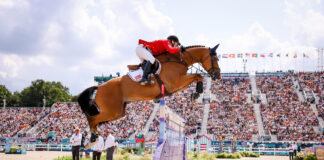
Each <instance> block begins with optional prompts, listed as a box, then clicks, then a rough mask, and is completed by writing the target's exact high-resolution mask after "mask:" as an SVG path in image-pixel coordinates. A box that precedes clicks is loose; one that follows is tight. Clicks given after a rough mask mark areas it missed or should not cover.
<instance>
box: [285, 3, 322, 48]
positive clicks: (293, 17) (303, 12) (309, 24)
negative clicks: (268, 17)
mask: <svg viewBox="0 0 324 160" xmlns="http://www.w3.org/2000/svg"><path fill="white" fill-rule="evenodd" d="M285 6H286V8H285V13H286V24H287V25H289V26H290V27H291V28H292V33H293V38H294V42H295V43H296V44H298V45H305V44H306V45H310V46H313V47H324V45H323V44H324V29H323V28H324V15H323V7H321V6H323V4H321V2H320V1H312V0H307V1H305V0H300V1H297V2H296V1H285ZM318 6H319V7H318Z"/></svg>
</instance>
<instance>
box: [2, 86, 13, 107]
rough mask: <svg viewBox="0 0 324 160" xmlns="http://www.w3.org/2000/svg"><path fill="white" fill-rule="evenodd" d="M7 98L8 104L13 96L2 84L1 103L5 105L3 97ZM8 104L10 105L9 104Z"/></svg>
mask: <svg viewBox="0 0 324 160" xmlns="http://www.w3.org/2000/svg"><path fill="white" fill-rule="evenodd" d="M4 98H6V103H7V104H8V101H9V99H10V98H11V92H10V91H9V90H8V89H7V88H6V86H4V85H0V105H1V107H2V106H3V99H4ZM7 106H8V105H7Z"/></svg>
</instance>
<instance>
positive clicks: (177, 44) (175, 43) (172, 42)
mask: <svg viewBox="0 0 324 160" xmlns="http://www.w3.org/2000/svg"><path fill="white" fill-rule="evenodd" d="M171 44H172V47H177V46H179V43H178V42H175V41H171Z"/></svg>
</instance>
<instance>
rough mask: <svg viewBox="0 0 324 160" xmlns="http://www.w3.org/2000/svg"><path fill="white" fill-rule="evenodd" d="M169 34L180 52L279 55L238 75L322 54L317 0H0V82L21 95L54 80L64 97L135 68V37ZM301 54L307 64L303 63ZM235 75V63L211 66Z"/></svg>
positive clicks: (323, 31) (323, 34) (253, 62)
mask: <svg viewBox="0 0 324 160" xmlns="http://www.w3.org/2000/svg"><path fill="white" fill-rule="evenodd" d="M173 34H174V35H177V36H178V37H179V39H180V41H181V43H182V44H183V45H184V46H190V45H205V46H206V47H213V46H215V45H216V44H218V43H219V44H220V47H219V49H218V54H224V53H275V54H276V53H280V54H286V53H289V54H290V55H293V54H297V55H298V56H297V58H286V57H281V58H276V57H274V58H264V59H262V58H255V59H252V58H246V59H247V63H246V64H245V65H246V70H247V71H248V72H249V73H253V72H255V71H260V72H262V71H267V72H268V71H278V70H283V71H287V70H290V69H292V70H296V71H317V70H318V68H317V64H318V60H317V59H318V54H317V52H316V50H315V49H316V48H324V2H323V0H272V1H267V0H247V1H234V0H226V1H219V0H202V1H199V2H198V1H189V0H177V1H173V0H154V1H153V0H55V1H44V0H1V1H0V84H1V85H5V86H6V87H7V88H8V89H9V90H10V91H12V92H14V91H21V90H22V89H24V88H26V87H28V86H29V85H30V84H31V81H33V80H36V79H44V80H45V81H60V82H62V83H63V85H64V86H66V87H68V88H70V92H71V94H72V95H76V94H78V93H80V92H81V91H82V90H84V89H85V88H87V87H89V86H92V85H96V83H95V82H94V76H101V75H110V74H112V75H115V74H116V72H120V73H121V74H122V75H124V74H126V73H127V67H126V66H127V65H128V64H138V63H139V60H138V58H137V57H136V54H135V48H136V46H137V43H138V39H144V40H148V41H152V40H156V39H165V38H166V37H167V36H169V35H173ZM303 53H306V54H307V55H308V56H309V58H303V57H302V54H303ZM219 65H220V68H221V70H222V72H243V71H244V70H243V63H242V59H239V58H235V59H223V58H221V59H220V61H219Z"/></svg>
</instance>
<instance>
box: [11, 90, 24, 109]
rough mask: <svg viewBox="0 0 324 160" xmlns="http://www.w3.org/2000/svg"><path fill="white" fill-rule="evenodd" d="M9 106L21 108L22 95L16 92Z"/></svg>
mask: <svg viewBox="0 0 324 160" xmlns="http://www.w3.org/2000/svg"><path fill="white" fill-rule="evenodd" d="M8 106H10V107H21V106H22V104H21V96H20V93H19V92H17V91H15V92H14V93H13V94H12V95H11V98H10V100H9V103H8Z"/></svg>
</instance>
